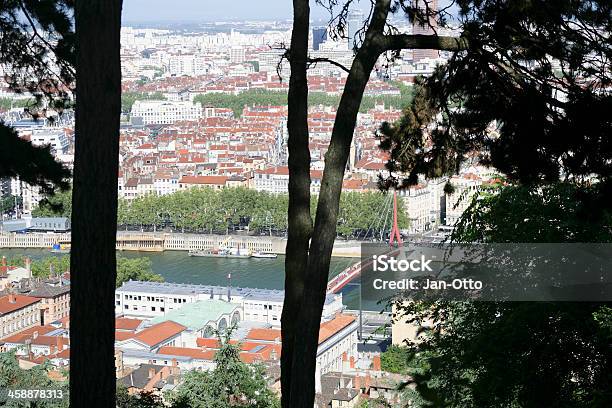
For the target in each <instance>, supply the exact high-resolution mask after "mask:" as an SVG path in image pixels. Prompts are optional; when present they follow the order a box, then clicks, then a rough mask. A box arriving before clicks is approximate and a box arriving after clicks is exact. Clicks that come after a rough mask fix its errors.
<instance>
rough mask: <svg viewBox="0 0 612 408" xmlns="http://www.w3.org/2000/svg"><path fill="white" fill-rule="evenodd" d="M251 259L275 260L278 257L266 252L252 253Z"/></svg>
mask: <svg viewBox="0 0 612 408" xmlns="http://www.w3.org/2000/svg"><path fill="white" fill-rule="evenodd" d="M251 256H252V257H253V258H260V259H276V258H277V257H278V255H276V254H270V253H267V252H260V251H257V252H253V254H252V255H251Z"/></svg>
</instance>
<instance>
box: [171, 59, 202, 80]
mask: <svg viewBox="0 0 612 408" xmlns="http://www.w3.org/2000/svg"><path fill="white" fill-rule="evenodd" d="M209 67H210V63H209V62H207V61H206V59H205V58H204V57H203V56H200V55H195V54H179V55H170V56H169V58H168V73H169V74H170V75H175V76H182V75H187V76H197V75H205V74H207V73H208V69H209Z"/></svg>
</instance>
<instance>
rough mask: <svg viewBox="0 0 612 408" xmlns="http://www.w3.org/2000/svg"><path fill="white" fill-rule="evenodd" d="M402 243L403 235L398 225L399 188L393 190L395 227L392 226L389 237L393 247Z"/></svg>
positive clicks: (390, 244)
mask: <svg viewBox="0 0 612 408" xmlns="http://www.w3.org/2000/svg"><path fill="white" fill-rule="evenodd" d="M394 242H395V246H398V247H399V246H401V245H402V236H401V234H400V231H399V227H398V226H397V190H393V228H391V236H390V237H389V246H391V247H393V246H394Z"/></svg>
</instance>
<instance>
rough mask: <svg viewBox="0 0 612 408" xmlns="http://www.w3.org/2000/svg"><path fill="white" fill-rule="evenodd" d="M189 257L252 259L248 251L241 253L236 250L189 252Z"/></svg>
mask: <svg viewBox="0 0 612 408" xmlns="http://www.w3.org/2000/svg"><path fill="white" fill-rule="evenodd" d="M189 256H203V257H208V258H243V259H244V258H250V257H251V256H252V255H251V254H250V253H249V252H248V251H242V252H241V251H240V249H239V248H238V249H236V248H219V249H207V250H204V251H189Z"/></svg>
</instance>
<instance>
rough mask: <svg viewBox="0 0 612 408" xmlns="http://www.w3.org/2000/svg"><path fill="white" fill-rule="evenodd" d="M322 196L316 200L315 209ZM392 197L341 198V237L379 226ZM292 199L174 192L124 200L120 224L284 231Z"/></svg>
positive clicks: (227, 191)
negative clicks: (246, 226)
mask: <svg viewBox="0 0 612 408" xmlns="http://www.w3.org/2000/svg"><path fill="white" fill-rule="evenodd" d="M401 203H402V202H401V200H400V202H399V203H398V204H399V205H400V208H399V211H398V212H399V220H398V221H399V225H400V228H405V227H406V226H407V225H408V217H407V215H406V212H405V211H403V208H402V204H401ZM315 204H316V197H312V201H311V207H312V208H313V209H314V206H315ZM388 205H389V203H388V199H387V196H385V195H384V194H383V193H379V192H366V193H357V192H345V193H342V195H341V198H340V215H339V217H338V220H339V221H338V227H337V231H338V234H339V235H341V236H344V237H351V236H355V235H359V234H361V232H360V231H361V230H367V229H368V228H370V227H372V228H375V227H376V226H377V225H382V223H383V221H382V220H380V218H381V214H380V213H381V212H382V211H383V209H384V208H383V207H384V206H388ZM287 207H288V196H287V195H286V194H270V193H267V192H260V191H256V190H253V189H247V188H242V187H239V188H224V189H221V190H217V189H212V188H192V189H189V190H185V191H178V192H176V193H174V194H169V195H164V196H156V195H152V194H151V195H147V196H143V197H139V198H136V199H134V200H132V201H131V202H127V201H124V200H120V201H119V209H118V223H119V224H120V225H148V226H150V225H155V226H158V227H159V226H162V225H164V224H167V223H172V225H174V227H175V228H179V229H185V230H189V231H200V232H227V231H228V229H229V228H230V227H231V226H236V225H247V224H248V226H249V229H250V230H251V231H262V232H267V231H269V230H275V231H277V230H280V231H283V230H285V229H286V228H287Z"/></svg>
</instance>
